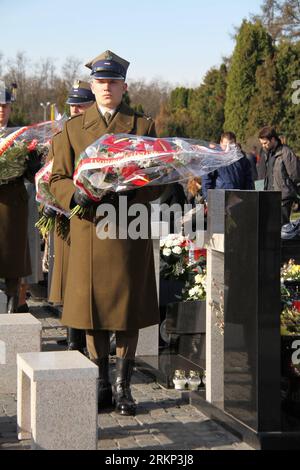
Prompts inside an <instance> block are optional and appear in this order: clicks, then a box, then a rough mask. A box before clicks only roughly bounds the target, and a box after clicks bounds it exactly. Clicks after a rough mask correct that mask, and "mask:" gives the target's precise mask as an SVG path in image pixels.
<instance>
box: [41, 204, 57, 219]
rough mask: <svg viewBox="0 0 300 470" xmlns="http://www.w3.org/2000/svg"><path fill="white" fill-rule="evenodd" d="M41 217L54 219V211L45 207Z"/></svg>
mask: <svg viewBox="0 0 300 470" xmlns="http://www.w3.org/2000/svg"><path fill="white" fill-rule="evenodd" d="M43 215H45V216H46V217H55V216H56V211H55V210H54V209H52V207H50V206H45V207H44V209H43Z"/></svg>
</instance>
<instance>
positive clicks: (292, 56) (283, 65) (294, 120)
mask: <svg viewBox="0 0 300 470" xmlns="http://www.w3.org/2000/svg"><path fill="white" fill-rule="evenodd" d="M277 70H278V77H279V83H280V90H281V101H282V114H281V119H280V123H279V130H280V133H282V134H284V135H285V136H286V137H287V141H288V144H289V145H291V146H292V147H293V148H294V149H295V150H296V151H298V152H300V104H297V103H293V99H292V98H293V93H294V92H295V91H296V90H295V89H293V88H292V84H293V83H294V82H296V81H297V80H299V79H300V75H299V70H300V42H298V43H295V44H293V43H290V42H288V41H283V42H282V43H280V44H279V45H278V51H277ZM298 88H299V86H298Z"/></svg>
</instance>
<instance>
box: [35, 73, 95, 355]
mask: <svg viewBox="0 0 300 470" xmlns="http://www.w3.org/2000/svg"><path fill="white" fill-rule="evenodd" d="M94 102H95V95H94V94H93V93H92V91H91V87H90V84H89V83H87V82H84V81H82V80H75V81H74V83H73V86H72V88H71V90H70V91H69V95H68V99H67V101H66V104H68V105H69V106H70V114H71V116H75V115H76V114H79V113H84V111H86V110H87V109H88V108H89V107H90V106H91V105H92V104H93V103H94ZM60 139H61V132H60V133H58V134H56V135H55V136H54V138H53V140H52V148H53V151H52V148H51V149H50V152H49V155H48V160H49V161H50V160H52V158H53V154H55V153H56V151H55V148H59V147H60ZM49 209H50V208H47V207H46V208H44V213H46V215H47V214H48V215H49V216H55V215H56V214H55V212H54V211H52V210H51V209H50V211H49ZM51 212H52V213H51ZM60 224H64V225H65V226H66V227H68V225H69V220H68V219H67V218H66V217H65V216H64V215H57V216H56V221H55V230H54V265H53V271H52V279H51V289H50V295H49V301H50V302H53V303H56V304H63V299H64V292H65V288H66V281H67V270H68V260H69V251H70V240H71V239H70V234H69V233H66V234H60V233H59V225H60ZM85 348H86V341H85V331H84V330H79V329H78V328H68V349H69V350H77V349H78V350H79V351H81V352H84V351H85Z"/></svg>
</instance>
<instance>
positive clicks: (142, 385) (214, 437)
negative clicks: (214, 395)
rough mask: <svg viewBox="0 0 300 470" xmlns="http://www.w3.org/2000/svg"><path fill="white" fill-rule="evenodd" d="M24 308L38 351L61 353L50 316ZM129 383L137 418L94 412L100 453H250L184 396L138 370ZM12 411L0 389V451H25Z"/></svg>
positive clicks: (38, 307) (39, 308)
mask: <svg viewBox="0 0 300 470" xmlns="http://www.w3.org/2000/svg"><path fill="white" fill-rule="evenodd" d="M30 310H31V313H32V314H33V315H34V316H35V317H36V318H38V319H39V320H40V321H41V322H42V325H43V336H42V348H43V350H48V351H49V350H58V349H64V348H65V346H63V345H57V342H56V340H57V338H62V339H63V338H64V337H65V329H64V328H63V327H61V325H60V322H59V320H58V317H57V315H55V312H54V311H53V310H52V311H51V309H47V305H46V304H43V303H42V302H39V303H33V302H31V303H30ZM112 362H113V360H112ZM132 382H133V386H132V393H133V396H134V398H135V400H136V402H137V404H138V411H137V415H136V416H134V417H121V416H119V415H118V414H116V413H115V412H113V411H112V412H103V413H101V414H99V416H98V423H99V443H98V448H99V449H100V450H118V449H130V450H137V449H145V450H162V449H167V450H214V449H215V450H227V449H228V450H251V447H249V446H248V445H246V444H245V443H242V442H240V441H239V440H238V439H237V438H236V437H235V436H234V435H232V434H231V433H229V432H228V431H226V430H225V429H223V428H222V427H221V426H219V425H218V424H216V423H215V422H213V421H211V420H210V419H208V418H207V417H206V416H204V415H203V414H202V413H200V412H199V411H198V410H197V409H196V408H194V407H193V406H191V405H189V403H188V393H181V392H178V391H175V390H166V389H164V388H162V387H161V386H159V385H158V384H156V383H155V382H153V380H152V379H151V378H149V377H148V376H145V375H144V374H143V373H141V372H140V371H135V372H134V376H133V381H132ZM16 410H17V402H16V396H15V395H7V394H3V393H1V389H0V450H8V449H10V450H11V449H14V450H18V449H29V448H30V444H29V442H28V441H21V442H19V441H18V440H17V436H16Z"/></svg>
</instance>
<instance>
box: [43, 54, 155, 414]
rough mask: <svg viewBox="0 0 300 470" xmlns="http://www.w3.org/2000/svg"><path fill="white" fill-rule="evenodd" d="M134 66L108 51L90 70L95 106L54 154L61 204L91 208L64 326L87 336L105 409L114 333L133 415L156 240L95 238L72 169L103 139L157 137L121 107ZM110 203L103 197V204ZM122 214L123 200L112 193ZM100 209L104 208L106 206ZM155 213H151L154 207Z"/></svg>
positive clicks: (150, 319)
mask: <svg viewBox="0 0 300 470" xmlns="http://www.w3.org/2000/svg"><path fill="white" fill-rule="evenodd" d="M128 65H129V63H128V62H127V61H125V60H124V59H122V58H121V57H119V56H117V55H116V54H114V53H112V52H110V51H106V52H104V53H103V54H101V55H99V56H98V57H96V58H95V59H93V60H92V61H91V62H89V63H88V64H87V67H88V68H90V69H91V76H92V80H91V88H92V91H93V93H94V94H95V97H96V103H95V104H94V105H93V106H91V107H90V108H89V109H88V110H87V111H86V112H85V113H84V114H81V115H78V116H75V117H73V118H72V119H70V120H69V121H68V122H67V123H66V124H65V127H64V129H63V131H62V136H61V146H60V147H59V148H58V149H56V152H55V155H54V165H53V170H52V177H51V180H50V188H51V191H52V192H53V194H54V196H55V197H56V199H57V201H58V202H59V204H60V205H61V206H62V207H63V208H64V209H65V210H68V211H69V210H70V209H72V207H74V205H76V204H79V205H81V206H82V207H89V211H86V214H87V215H85V216H84V217H83V218H82V219H80V218H79V217H77V216H75V217H73V218H72V219H71V224H70V227H71V249H70V258H69V265H68V277H67V285H66V292H65V301H64V308H63V315H62V322H63V323H64V324H66V325H68V326H71V327H73V328H80V329H85V330H87V331H86V338H87V347H88V351H89V354H90V358H91V359H92V360H93V361H94V362H95V363H96V364H97V365H98V367H99V389H98V407H99V409H101V408H103V407H105V406H110V405H111V404H112V387H111V384H110V382H109V367H108V366H109V359H108V358H109V331H116V345H117V349H116V356H117V358H116V379H115V384H114V387H113V392H114V401H115V409H116V411H117V412H119V413H120V414H122V415H133V414H134V413H135V409H136V406H135V403H134V401H133V398H132V395H131V390H130V381H131V375H132V371H133V365H134V357H135V351H136V346H137V342H138V332H139V329H140V328H144V327H147V326H150V325H153V324H156V323H158V322H159V311H158V302H157V295H156V284H155V275H154V261H153V250H152V241H151V239H148V240H143V239H138V240H132V239H126V240H123V239H122V240H121V239H105V240H100V239H99V238H98V237H97V235H96V230H95V223H94V216H95V213H96V207H97V204H95V203H93V202H92V201H90V200H89V199H88V198H86V197H85V196H83V195H82V193H81V192H80V191H78V190H77V189H76V188H75V186H74V184H73V179H72V177H73V172H74V166H75V164H76V161H77V160H78V157H79V155H80V153H81V152H82V151H83V150H85V148H86V147H88V146H89V145H91V144H92V143H93V142H94V141H95V140H96V139H98V138H99V137H101V136H102V135H104V134H107V133H112V134H117V133H127V134H136V135H147V136H155V125H154V122H153V121H152V120H151V119H150V118H147V117H145V116H143V115H141V114H139V113H136V112H135V111H134V110H133V109H131V108H129V107H128V106H127V105H125V104H124V103H123V102H122V97H123V94H124V93H125V92H126V90H127V85H126V83H125V78H126V72H127V68H128ZM160 193H161V189H160V188H159V189H157V188H144V189H139V190H137V191H136V192H132V191H129V192H127V195H128V205H129V206H130V205H131V204H133V203H135V202H140V203H145V204H147V205H148V202H149V201H150V200H153V199H156V198H157V197H158V196H159V195H160ZM104 199H105V198H104ZM110 200H111V201H112V203H113V204H114V205H115V207H118V200H119V195H118V193H111V199H110ZM100 204H101V202H100ZM148 207H149V206H148Z"/></svg>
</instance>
